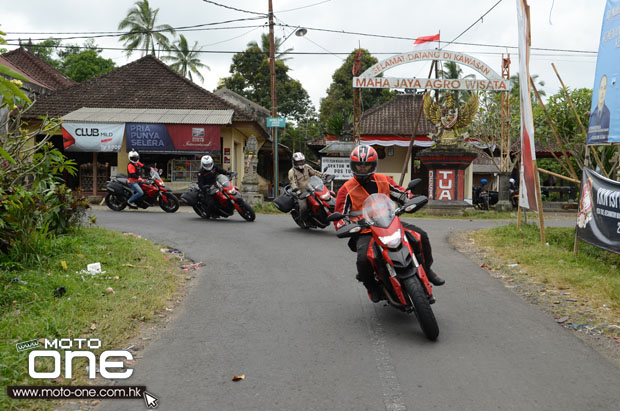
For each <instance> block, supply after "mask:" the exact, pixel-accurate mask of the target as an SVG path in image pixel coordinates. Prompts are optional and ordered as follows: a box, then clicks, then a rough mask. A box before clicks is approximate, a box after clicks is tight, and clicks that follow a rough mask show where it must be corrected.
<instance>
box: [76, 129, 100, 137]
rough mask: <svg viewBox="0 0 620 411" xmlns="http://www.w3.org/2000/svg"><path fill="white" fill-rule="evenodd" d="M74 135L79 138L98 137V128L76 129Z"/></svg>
mask: <svg viewBox="0 0 620 411" xmlns="http://www.w3.org/2000/svg"><path fill="white" fill-rule="evenodd" d="M75 135H76V136H80V137H99V129H98V128H94V127H93V128H76V129H75Z"/></svg>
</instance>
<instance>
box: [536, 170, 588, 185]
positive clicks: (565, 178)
mask: <svg viewBox="0 0 620 411" xmlns="http://www.w3.org/2000/svg"><path fill="white" fill-rule="evenodd" d="M538 171H539V172H541V173H545V174H549V175H552V176H554V177H557V178H561V179H562V180H566V181H570V182H571V183H577V184H579V183H581V181H579V180H577V179H576V178H570V177H566V176H563V175H562V174H558V173H554V172H553V171H549V170H545V169H544V168H539V169H538Z"/></svg>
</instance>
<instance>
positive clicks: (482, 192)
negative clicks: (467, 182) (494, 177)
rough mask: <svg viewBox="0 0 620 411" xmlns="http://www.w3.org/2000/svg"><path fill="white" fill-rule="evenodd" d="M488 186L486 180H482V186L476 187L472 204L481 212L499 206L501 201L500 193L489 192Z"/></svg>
mask: <svg viewBox="0 0 620 411" xmlns="http://www.w3.org/2000/svg"><path fill="white" fill-rule="evenodd" d="M486 184H487V181H486V179H482V180H480V185H479V186H477V187H474V191H473V196H472V203H473V205H474V207H476V208H479V209H480V210H488V209H489V207H490V206H492V205H495V204H497V201H498V200H499V193H498V192H497V191H490V190H488V189H487V188H486Z"/></svg>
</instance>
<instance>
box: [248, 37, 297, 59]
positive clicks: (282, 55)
mask: <svg viewBox="0 0 620 411" xmlns="http://www.w3.org/2000/svg"><path fill="white" fill-rule="evenodd" d="M282 42H283V40H282V39H281V38H280V37H277V36H274V37H273V49H274V50H273V55H274V56H275V58H276V60H280V61H287V60H290V59H291V58H292V57H286V56H287V55H288V54H289V53H290V52H291V51H293V48H292V47H289V48H287V49H286V50H284V51H280V49H281V48H282ZM253 46H256V47H260V49H261V50H262V51H263V53H265V55H266V56H267V57H269V34H267V33H263V34H261V36H260V46H259V44H258V43H257V42H255V41H251V42H249V43H248V47H253Z"/></svg>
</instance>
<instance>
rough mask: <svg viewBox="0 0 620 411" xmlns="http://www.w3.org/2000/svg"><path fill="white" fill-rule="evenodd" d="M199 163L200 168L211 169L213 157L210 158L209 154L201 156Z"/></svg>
mask: <svg viewBox="0 0 620 411" xmlns="http://www.w3.org/2000/svg"><path fill="white" fill-rule="evenodd" d="M200 164H201V165H202V168H204V169H205V170H207V171H211V170H212V169H213V164H214V163H213V158H211V156H202V158H201V159H200Z"/></svg>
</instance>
